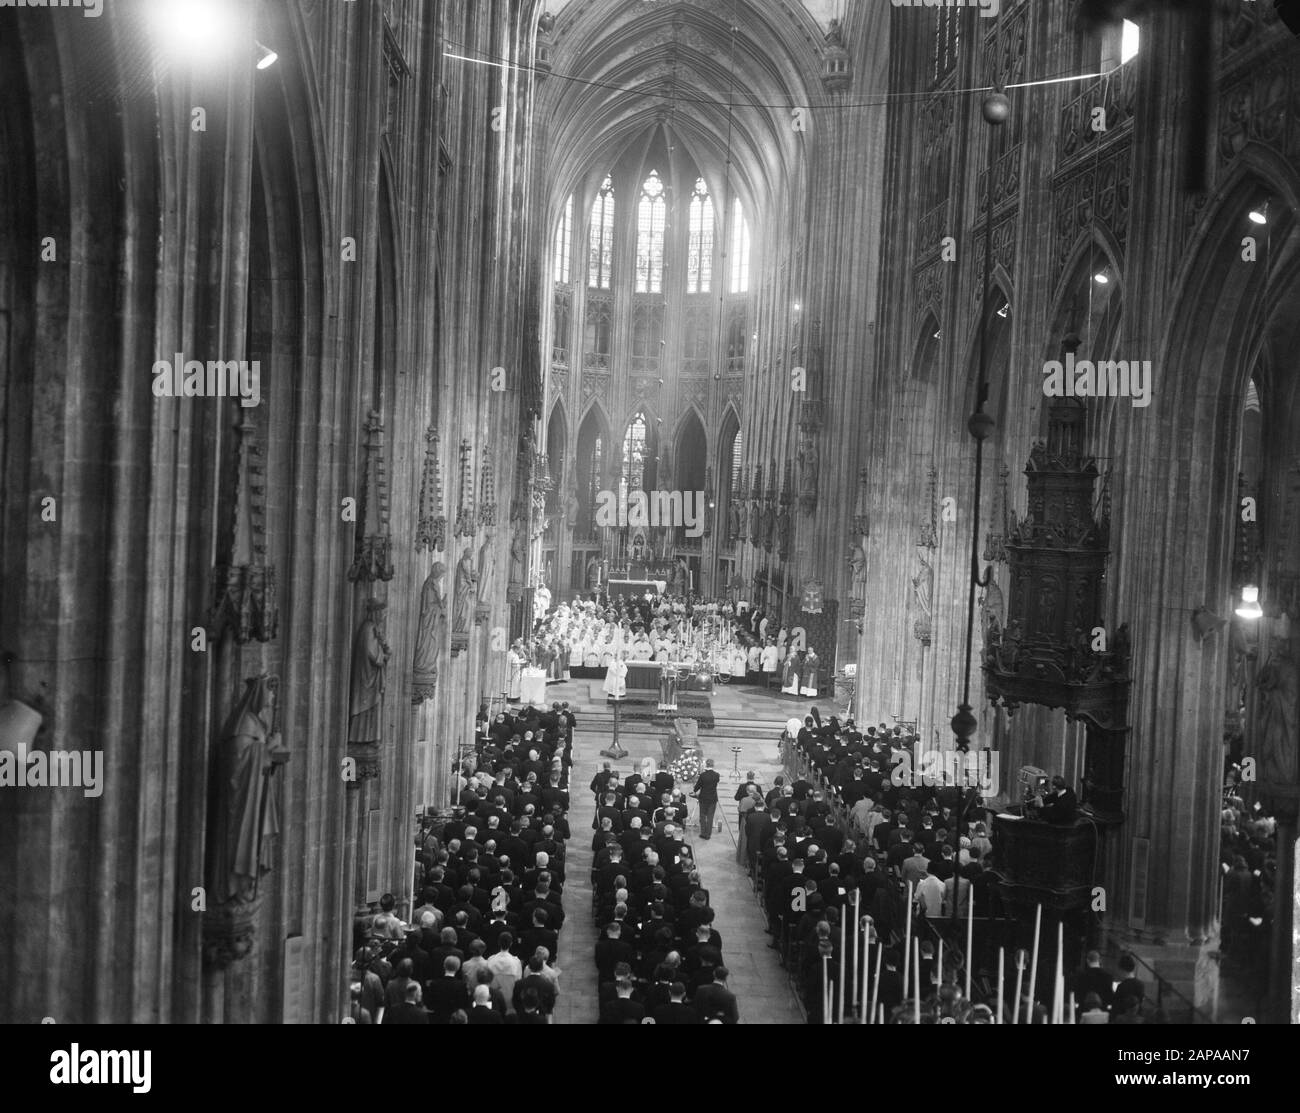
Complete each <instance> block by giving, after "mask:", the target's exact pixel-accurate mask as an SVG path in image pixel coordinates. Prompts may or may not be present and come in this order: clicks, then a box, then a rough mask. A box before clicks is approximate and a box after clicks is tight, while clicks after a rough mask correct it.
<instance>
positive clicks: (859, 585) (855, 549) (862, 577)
mask: <svg viewBox="0 0 1300 1113" xmlns="http://www.w3.org/2000/svg"><path fill="white" fill-rule="evenodd" d="M849 566H850V567H851V568H852V569H853V587H852V594H851V603H850V610H851V612H852V616H853V617H854V618H861V617H862V616H863V614H865V613H866V609H867V550H866V546H865V545H863V544H862V543H861V542H860V541H858V540H857V539H854V540H853V541H851V542H850V543H849Z"/></svg>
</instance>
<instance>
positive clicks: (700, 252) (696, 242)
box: [686, 178, 713, 294]
mask: <svg viewBox="0 0 1300 1113" xmlns="http://www.w3.org/2000/svg"><path fill="white" fill-rule="evenodd" d="M712 282H713V198H712V197H710V196H709V187H708V186H707V185H705V184H704V179H703V178H697V179H696V180H695V192H694V193H692V194H691V235H690V246H689V248H688V250H687V254H686V292H687V293H688V294H707V293H708V292H709V287H710V286H711V285H712Z"/></svg>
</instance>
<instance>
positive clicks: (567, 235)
mask: <svg viewBox="0 0 1300 1113" xmlns="http://www.w3.org/2000/svg"><path fill="white" fill-rule="evenodd" d="M572 259H573V194H572V193H570V194H569V199H568V200H567V201H566V202H565V203H564V212H562V213H561V214H560V226H559V227H558V228H556V229H555V278H554V281H556V282H568V281H569V265H570V263H571V262H572Z"/></svg>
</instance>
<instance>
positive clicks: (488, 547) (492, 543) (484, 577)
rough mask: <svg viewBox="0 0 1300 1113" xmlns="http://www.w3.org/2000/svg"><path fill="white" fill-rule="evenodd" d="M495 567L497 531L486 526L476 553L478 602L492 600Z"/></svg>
mask: <svg viewBox="0 0 1300 1113" xmlns="http://www.w3.org/2000/svg"><path fill="white" fill-rule="evenodd" d="M496 569H497V531H496V529H495V527H493V526H488V527H486V528H485V529H484V530H483V545H482V547H481V548H480V549H479V553H478V601H479V603H480V604H484V605H486V604H489V603H491V602H492V587H493V584H494V581H495V579H496Z"/></svg>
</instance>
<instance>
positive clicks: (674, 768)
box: [668, 749, 702, 784]
mask: <svg viewBox="0 0 1300 1113" xmlns="http://www.w3.org/2000/svg"><path fill="white" fill-rule="evenodd" d="M701 764H702V763H701V761H700V751H699V750H693V749H692V750H683V751H682V752H681V756H680V757H678V758H677V759H676V760H675V761H673V763H672V764H671V765H669V766H668V772H669V773H671V774H672V776H673V780H675V781H677V782H678V783H679V784H680V783H682V782H684V781H694V780H695V778H696V777H698V776H699V775H700V767H701Z"/></svg>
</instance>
